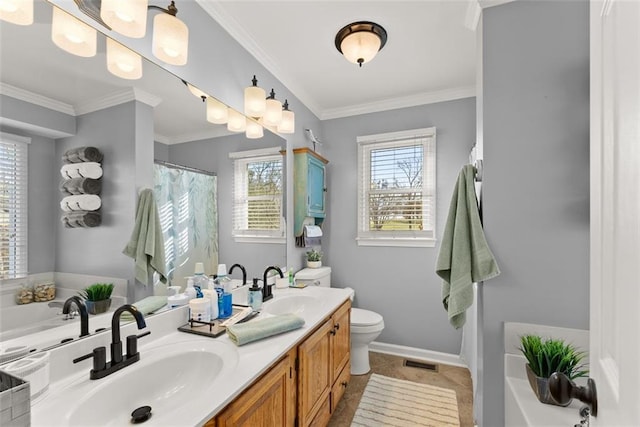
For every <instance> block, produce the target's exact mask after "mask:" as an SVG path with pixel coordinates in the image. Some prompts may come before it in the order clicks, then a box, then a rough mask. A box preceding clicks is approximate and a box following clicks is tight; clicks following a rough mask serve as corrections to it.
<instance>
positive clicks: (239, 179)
mask: <svg viewBox="0 0 640 427" xmlns="http://www.w3.org/2000/svg"><path fill="white" fill-rule="evenodd" d="M229 157H231V158H232V159H234V182H233V236H234V238H235V239H236V241H244V242H270V243H285V240H284V237H285V226H284V220H283V217H282V193H283V179H282V178H283V174H282V155H281V154H280V148H279V147H274V148H268V149H263V150H251V151H243V152H238V153H231V154H230V155H229Z"/></svg>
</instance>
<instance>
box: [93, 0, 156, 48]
mask: <svg viewBox="0 0 640 427" xmlns="http://www.w3.org/2000/svg"><path fill="white" fill-rule="evenodd" d="M148 5H149V0H102V2H101V4H100V17H101V18H102V20H103V21H104V22H105V23H106V24H107V25H108V26H110V27H111V29H112V30H114V31H117V32H119V33H120V34H122V35H124V36H127V37H132V38H136V39H139V38H141V37H144V35H145V33H146V31H147V7H148Z"/></svg>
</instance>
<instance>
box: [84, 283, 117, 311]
mask: <svg viewBox="0 0 640 427" xmlns="http://www.w3.org/2000/svg"><path fill="white" fill-rule="evenodd" d="M111 292H113V283H94V284H93V285H91V286H88V287H86V288H84V289H83V290H81V291H80V292H79V293H80V296H81V297H82V298H84V300H85V301H84V303H85V304H86V306H87V311H88V312H89V313H91V314H100V313H106V312H107V311H109V307H111Z"/></svg>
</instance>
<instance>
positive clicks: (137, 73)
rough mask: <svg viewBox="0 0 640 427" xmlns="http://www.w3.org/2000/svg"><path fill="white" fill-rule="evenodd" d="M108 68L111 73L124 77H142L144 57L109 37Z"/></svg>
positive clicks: (130, 78) (134, 78) (132, 78)
mask: <svg viewBox="0 0 640 427" xmlns="http://www.w3.org/2000/svg"><path fill="white" fill-rule="evenodd" d="M107 69H108V70H109V72H111V74H113V75H116V76H118V77H120V78H123V79H128V80H136V79H139V78H140V77H142V57H141V56H140V55H138V54H137V53H135V52H134V51H132V50H131V49H129V48H128V47H125V46H123V45H121V44H120V43H118V42H117V41H115V40H113V39H110V38H107Z"/></svg>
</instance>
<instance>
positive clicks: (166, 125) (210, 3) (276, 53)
mask: <svg viewBox="0 0 640 427" xmlns="http://www.w3.org/2000/svg"><path fill="white" fill-rule="evenodd" d="M181 1H187V0H181ZM197 1H198V2H199V3H200V5H201V6H202V7H203V8H204V9H205V10H206V11H207V12H208V13H209V14H210V15H211V16H212V17H213V18H214V19H216V20H217V21H218V22H219V23H220V24H221V25H222V26H223V27H225V28H226V29H227V31H229V33H230V34H231V35H232V36H234V37H235V38H236V39H237V40H238V41H239V42H240V43H241V44H242V45H243V46H245V48H247V50H249V52H251V53H252V54H253V55H254V56H255V57H256V59H258V60H259V61H260V62H261V63H263V64H264V65H265V67H266V68H267V69H268V70H269V71H271V72H272V73H273V74H274V75H275V76H276V77H277V78H278V79H279V80H280V81H281V82H282V83H283V84H284V85H285V86H286V87H287V88H289V90H291V91H292V92H293V93H294V95H296V96H297V97H298V98H299V99H300V100H301V101H302V102H303V103H304V104H305V105H306V106H307V107H308V108H309V109H310V110H311V111H312V112H313V113H315V114H316V115H317V116H318V117H319V118H321V119H327V118H333V117H343V116H348V115H353V114H361V113H365V112H372V111H381V110H386V109H392V108H400V107H404V106H411V105H420V104H424V103H428V102H436V101H441V100H446V99H456V98H461V97H467V96H473V95H474V86H475V81H474V80H475V79H474V76H475V71H474V70H475V65H474V64H475V33H474V32H473V31H471V30H469V29H468V28H467V27H465V18H466V15H467V14H468V12H469V10H471V9H468V4H469V1H468V0H426V1H375V0H374V1H337V0H324V1H317V0H316V1H310V0H297V1H269V0H267V1H264V0H263V1H234V0H222V1H219V0H197ZM358 20H370V21H374V22H377V23H378V24H380V25H382V26H383V27H385V29H386V30H387V33H388V41H387V45H386V46H385V47H384V49H383V50H382V51H381V52H380V53H379V54H378V56H376V58H374V60H373V61H371V62H370V63H368V64H364V66H363V67H362V68H358V66H357V65H354V64H351V63H349V62H347V61H346V60H345V59H344V58H343V57H342V56H341V54H340V53H339V52H338V51H337V50H336V48H335V46H334V38H335V33H336V32H337V31H338V30H339V29H340V28H342V27H343V26H344V25H346V24H348V23H350V22H353V21H358ZM467 21H468V18H467ZM50 22H51V6H50V5H49V4H48V3H46V2H44V1H36V9H35V24H33V25H30V26H26V27H25V26H19V25H13V24H7V23H3V24H0V82H1V85H0V93H4V94H7V95H11V96H14V97H19V98H23V99H27V100H29V101H30V102H34V103H36V104H40V105H44V106H47V107H49V108H52V107H54V108H55V109H58V110H60V111H64V112H67V113H69V114H75V115H77V114H82V113H84V112H88V111H92V110H95V109H98V108H100V107H101V106H102V108H104V106H106V105H108V104H109V102H114V101H117V100H122V99H123V98H126V97H134V96H135V97H136V98H137V99H141V98H142V99H143V100H146V102H149V103H155V102H159V104H158V105H157V107H155V109H154V120H155V130H156V137H157V138H158V140H159V141H161V142H165V143H170V144H171V143H179V142H185V141H189V140H195V139H202V138H205V137H215V136H220V135H224V134H228V132H227V130H226V127H225V126H221V125H212V124H210V123H208V122H206V120H204V116H205V110H204V105H203V103H202V102H201V101H200V100H199V99H197V98H195V97H194V96H193V95H191V94H190V93H189V92H188V91H186V90H185V87H184V85H183V83H182V82H181V81H180V79H179V78H178V77H176V76H174V75H172V74H170V73H168V72H166V71H165V70H163V69H161V68H160V67H158V66H156V65H154V64H152V63H150V62H145V63H144V77H143V78H142V79H141V80H138V81H128V80H123V79H119V78H117V77H115V76H113V75H111V74H110V73H109V72H108V71H107V70H106V60H105V54H104V50H105V43H104V40H103V39H102V38H101V40H100V41H99V43H98V55H97V56H96V57H94V58H80V57H77V56H74V55H71V54H68V53H66V52H64V51H62V50H60V49H58V48H57V47H56V46H55V45H53V43H52V42H51V38H50ZM15 40H19V41H20V42H19V43H14V42H13V41H15ZM258 78H259V76H258ZM134 86H135V91H134V89H133V87H134ZM25 91H26V92H25ZM141 94H142V95H141ZM149 95H152V96H149ZM294 109H295V107H294Z"/></svg>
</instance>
